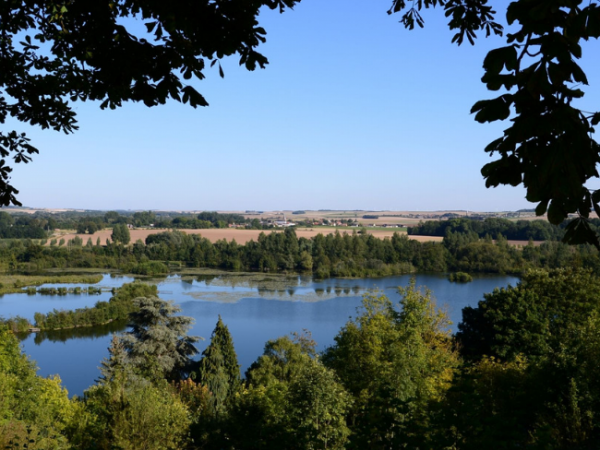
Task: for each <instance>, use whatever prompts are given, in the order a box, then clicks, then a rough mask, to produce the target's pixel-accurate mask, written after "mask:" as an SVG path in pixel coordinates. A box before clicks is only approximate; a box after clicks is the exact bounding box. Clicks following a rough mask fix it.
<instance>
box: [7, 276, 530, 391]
mask: <svg viewBox="0 0 600 450" xmlns="http://www.w3.org/2000/svg"><path fill="white" fill-rule="evenodd" d="M410 278H411V276H410V275H403V276H393V277H385V278H367V279H327V280H313V279H312V278H311V277H302V276H265V275H262V274H223V275H214V274H210V275H207V274H195V275H189V274H181V275H174V276H170V277H168V278H163V279H160V280H153V283H155V284H157V285H158V290H159V295H160V297H161V298H163V299H166V300H174V301H175V303H177V304H179V305H180V306H181V309H182V314H184V315H187V316H191V317H193V318H194V319H195V321H196V322H195V324H194V327H193V328H192V330H191V331H190V334H192V335H196V336H201V337H203V338H205V340H204V341H201V342H199V343H198V349H199V350H200V352H202V350H204V348H206V346H207V345H208V343H209V340H210V335H211V333H212V330H213V328H214V326H215V324H216V322H217V319H218V316H219V315H220V316H221V317H222V319H223V321H224V322H225V323H226V324H227V325H228V327H229V330H230V332H231V334H232V337H233V340H234V343H235V348H236V352H237V355H238V359H239V361H240V364H241V366H242V372H243V371H245V370H246V369H247V368H248V366H249V365H250V364H251V363H252V362H253V361H254V360H256V358H257V357H258V356H259V355H261V354H262V351H263V348H264V344H265V342H266V341H267V340H269V339H275V338H277V337H279V336H284V335H289V333H291V332H302V331H303V330H309V331H310V332H311V333H312V337H313V339H314V340H315V341H316V342H317V344H318V349H319V350H323V349H324V348H326V347H327V346H329V345H332V344H333V342H334V341H333V338H334V336H335V335H336V334H337V332H338V331H339V330H340V328H341V327H342V326H344V324H345V323H346V322H347V321H348V319H349V318H350V317H352V316H355V314H356V308H357V307H359V306H360V302H361V298H362V295H363V294H364V293H365V292H367V291H369V290H378V291H379V292H380V293H384V294H385V295H387V296H388V297H389V298H390V299H391V300H392V301H394V302H398V301H399V300H400V295H399V294H398V292H397V288H398V286H406V285H408V283H409V281H410ZM131 281H133V279H132V278H129V277H124V276H114V275H113V276H111V275H105V276H104V277H103V279H102V281H100V282H99V283H98V284H96V285H94V286H98V287H102V288H103V289H104V291H105V292H102V294H100V295H86V294H83V295H74V294H69V295H66V296H60V297H58V296H42V295H39V294H37V295H32V296H29V295H26V294H7V295H4V296H3V297H0V316H4V317H10V316H15V315H20V316H23V317H26V318H28V319H31V320H32V319H33V314H34V313H35V312H48V311H51V310H53V309H55V308H56V309H75V308H82V307H85V306H88V307H91V306H93V305H94V304H95V303H96V302H97V301H98V300H108V299H109V298H110V296H111V293H110V292H109V290H110V288H113V287H118V286H120V285H122V284H123V283H127V282H131ZM517 282H518V278H516V277H513V276H482V277H476V278H474V280H473V281H472V282H471V283H467V284H459V283H450V282H449V281H448V280H447V279H446V277H445V276H444V275H438V274H418V275H416V284H417V286H423V287H427V288H428V289H429V290H431V291H432V293H433V296H434V297H435V298H436V303H437V305H438V306H439V307H443V308H445V309H446V311H447V312H448V315H449V317H450V320H451V321H452V322H453V325H452V329H453V330H454V331H456V326H457V324H458V323H459V322H460V320H461V310H462V308H463V307H465V306H469V305H473V306H474V305H476V304H477V302H478V301H480V300H482V299H483V294H484V293H487V292H492V291H493V290H494V289H495V288H499V287H506V286H508V285H509V284H510V285H513V286H514V285H516V284H517ZM45 286H47V287H61V286H64V287H75V286H81V287H86V286H87V285H77V284H69V285H62V284H53V285H50V284H49V285H45ZM122 331H125V327H123V326H118V325H114V324H110V325H107V326H103V327H95V328H89V329H76V330H64V331H57V332H45V333H44V332H43V333H38V334H30V335H27V336H26V337H23V340H22V346H23V349H24V351H25V353H26V354H28V355H30V356H31V358H32V359H33V360H35V361H36V362H37V365H38V367H39V372H38V373H39V374H40V375H42V376H47V375H51V374H58V375H60V377H61V379H62V381H63V384H64V385H65V386H66V388H67V389H68V390H69V393H70V394H75V395H81V394H82V393H83V391H84V390H85V389H86V388H87V387H89V386H90V385H92V384H93V383H94V380H95V379H96V378H98V376H99V371H98V366H99V364H100V361H101V360H102V359H103V358H105V357H106V356H107V355H108V351H107V349H108V347H109V345H110V339H111V334H112V333H115V332H122Z"/></svg>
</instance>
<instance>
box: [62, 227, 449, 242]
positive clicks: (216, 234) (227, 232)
mask: <svg viewBox="0 0 600 450" xmlns="http://www.w3.org/2000/svg"><path fill="white" fill-rule="evenodd" d="M353 230H355V229H348V228H345V229H340V230H339V231H340V232H341V233H345V232H347V233H348V234H352V231H353ZM163 231H166V230H163V229H134V230H130V231H129V233H130V234H131V242H136V241H137V240H138V239H141V240H142V241H144V242H145V241H146V238H147V237H148V236H149V235H150V234H157V233H162V232H163ZM179 231H182V232H184V233H187V234H199V235H202V237H205V238H206V239H208V240H209V241H211V242H216V241H218V240H220V239H225V240H227V241H231V240H233V239H235V241H236V242H237V243H238V244H245V243H246V242H249V241H252V240H254V241H256V240H257V239H258V235H259V234H260V233H262V232H264V233H271V232H275V233H280V232H282V231H283V230H273V231H271V230H265V231H262V230H239V229H235V228H208V229H204V230H185V229H182V230H179ZM335 232H336V229H334V228H313V229H310V228H300V229H297V230H296V235H297V236H298V237H305V238H311V237H314V236H316V235H318V234H333V233H335ZM394 232H399V233H403V232H401V231H397V230H396V231H394V229H390V230H369V231H368V233H369V234H372V235H373V236H375V237H377V238H380V239H383V238H386V237H387V238H391V237H392V236H393V234H394ZM111 234H112V230H110V229H104V230H101V231H97V232H96V233H94V234H76V233H65V232H60V230H57V233H56V234H55V236H53V237H52V239H64V240H65V242H66V241H68V240H70V239H73V238H74V237H75V236H79V237H80V238H81V239H82V240H83V243H84V244H85V243H86V242H87V240H88V239H90V238H91V239H92V243H93V244H94V245H95V244H96V241H97V239H98V238H100V243H101V244H102V245H105V244H106V240H107V239H108V240H110V236H111ZM411 239H415V240H417V241H419V242H425V241H438V242H439V241H441V240H442V238H441V237H438V236H411Z"/></svg>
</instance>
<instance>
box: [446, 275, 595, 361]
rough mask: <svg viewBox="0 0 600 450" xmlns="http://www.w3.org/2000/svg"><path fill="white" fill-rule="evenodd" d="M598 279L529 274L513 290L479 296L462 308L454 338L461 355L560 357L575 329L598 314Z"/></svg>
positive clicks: (574, 338) (575, 336)
mask: <svg viewBox="0 0 600 450" xmlns="http://www.w3.org/2000/svg"><path fill="white" fill-rule="evenodd" d="M598 292H600V279H599V278H598V277H597V276H595V275H593V274H591V273H590V272H589V271H585V270H573V269H558V270H551V271H546V270H539V269H538V270H531V271H529V272H527V273H526V274H524V276H523V277H522V279H521V281H520V283H519V284H518V285H517V286H516V287H509V288H507V289H497V290H495V291H494V292H493V293H491V294H486V295H485V300H482V301H480V302H479V304H478V306H477V307H475V308H474V307H470V306H469V307H466V308H464V309H463V321H462V322H461V323H460V324H459V325H458V329H459V332H458V333H457V339H458V341H459V342H460V349H461V352H462V353H463V355H464V356H465V357H467V358H470V359H475V360H478V359H481V358H482V357H483V356H484V355H487V356H494V357H498V358H501V359H503V360H508V361H512V360H514V359H515V358H516V357H518V356H519V355H523V356H525V357H527V358H529V359H532V360H538V359H539V358H542V357H544V355H547V354H550V353H560V352H561V351H564V349H565V348H566V347H572V346H574V345H575V344H576V341H577V340H578V339H579V337H578V336H579V331H578V330H579V328H580V327H581V326H582V324H583V323H585V321H586V320H587V319H588V318H589V316H590V315H591V314H592V313H594V312H596V313H600V306H599V305H600V303H599V300H600V296H599V294H598Z"/></svg>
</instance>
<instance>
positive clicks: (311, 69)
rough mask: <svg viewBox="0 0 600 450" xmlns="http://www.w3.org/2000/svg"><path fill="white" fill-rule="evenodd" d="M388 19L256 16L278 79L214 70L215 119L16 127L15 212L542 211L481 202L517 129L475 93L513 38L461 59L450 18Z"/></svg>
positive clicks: (129, 112)
mask: <svg viewBox="0 0 600 450" xmlns="http://www.w3.org/2000/svg"><path fill="white" fill-rule="evenodd" d="M496 3H498V4H500V5H502V4H506V2H502V1H501V2H496ZM390 4H391V2H390V1H383V0H369V1H360V2H359V1H356V0H350V1H348V0H345V1H342V0H303V1H302V3H301V4H299V5H297V6H296V7H295V8H294V10H293V11H287V12H285V13H284V14H279V13H278V12H274V11H270V10H264V11H261V15H260V17H259V22H260V25H261V26H263V27H264V28H265V29H266V31H267V43H266V44H263V45H261V46H260V47H259V49H258V50H259V51H260V52H261V53H263V54H264V55H265V56H267V58H268V59H269V65H268V66H267V68H266V69H264V70H261V69H257V70H256V71H254V72H249V71H247V70H246V69H245V68H242V67H240V66H239V65H238V59H237V58H235V57H234V58H229V59H227V60H225V61H223V63H222V65H223V69H224V71H225V77H224V78H223V79H222V78H220V77H219V75H218V70H217V68H216V67H215V68H213V69H208V70H207V71H206V79H205V80H202V81H198V82H194V83H193V85H194V86H195V87H196V88H197V89H198V91H199V92H201V93H202V94H203V95H204V96H205V98H206V99H207V100H208V102H209V103H210V106H209V107H206V108H198V109H193V108H191V107H189V106H188V105H181V104H178V103H176V102H171V103H168V104H167V105H163V106H158V107H154V108H147V107H145V106H143V105H141V104H133V103H129V104H125V105H124V106H123V107H122V108H120V109H118V110H114V111H111V110H104V111H103V110H100V107H99V103H93V102H87V103H75V104H74V109H75V111H76V113H77V118H78V121H79V127H80V129H79V130H78V131H77V132H75V133H74V134H72V135H65V134H62V133H58V132H55V131H51V130H50V131H49V130H39V129H37V128H28V127H27V126H25V125H23V124H19V123H14V122H13V123H8V125H9V127H10V126H11V125H12V126H13V127H14V128H15V129H16V130H18V131H25V132H27V134H28V135H29V137H31V138H32V144H33V145H35V146H37V147H38V148H39V149H40V154H39V155H35V156H34V161H33V162H32V163H30V164H27V165H24V164H19V165H16V166H15V170H14V172H13V176H12V183H13V185H14V186H15V187H17V189H19V190H20V194H19V195H18V198H19V200H20V201H21V202H22V203H23V204H24V205H26V206H30V207H37V208H84V209H100V210H111V209H122V210H127V209H131V210H150V209H158V210H265V211H267V210H282V209H287V210H290V209H291V210H296V209H305V210H316V209H338V210H349V209H362V210H420V211H432V210H454V209H460V210H474V211H505V210H517V209H521V208H533V207H535V205H534V204H531V203H529V202H527V201H526V200H525V198H524V197H525V190H524V189H523V188H522V187H516V188H515V187H510V186H508V187H498V188H495V189H486V188H485V182H484V180H483V177H482V176H481V173H480V170H481V167H482V166H483V165H484V164H486V163H487V162H490V161H492V160H493V159H495V158H490V156H489V155H488V154H486V153H485V152H484V151H483V148H484V147H485V146H486V145H487V144H488V143H489V142H490V141H492V140H494V139H495V138H497V137H500V136H501V134H502V130H503V129H504V128H507V127H508V126H509V124H508V123H506V122H505V123H495V124H485V125H482V124H479V123H477V122H475V121H474V119H473V115H471V114H470V113H469V111H470V109H471V106H472V105H473V104H474V103H475V102H476V101H478V100H481V99H485V98H492V97H493V96H494V94H495V95H498V93H494V92H488V91H487V90H486V88H485V86H484V85H483V84H482V83H481V81H480V79H481V76H482V75H483V69H482V63H483V59H484V57H485V55H486V53H487V52H488V51H489V50H491V49H492V48H496V47H498V46H501V45H503V42H504V41H503V39H502V38H497V37H490V38H488V39H485V38H484V37H483V36H481V37H480V38H479V39H478V40H477V42H476V45H475V46H470V45H469V44H468V43H466V44H463V45H462V46H460V47H459V46H457V45H455V44H451V38H452V33H451V32H450V31H449V30H448V29H447V26H446V22H447V20H446V18H445V17H444V14H443V11H441V10H431V11H426V12H425V13H424V18H425V21H426V24H425V28H424V29H415V30H412V31H409V30H406V29H404V27H403V26H402V24H400V23H399V22H398V21H399V20H400V16H399V15H392V16H389V15H387V14H386V11H387V10H388V9H389V6H390ZM500 16H502V14H500ZM500 18H502V17H500ZM593 45H597V44H595V43H594V44H593ZM590 47H591V45H590ZM586 50H587V47H584V64H582V66H583V68H584V70H586V72H587V73H588V78H589V79H590V82H591V87H590V88H589V89H588V90H587V91H586V92H587V93H586V102H589V103H590V105H592V104H595V105H596V108H595V109H598V108H597V105H598V104H599V103H600V90H598V89H597V87H596V88H595V85H594V80H596V81H598V80H600V62H596V61H590V58H589V57H588V58H587V59H586ZM596 50H597V49H596ZM589 53H590V52H589V51H588V53H587V54H589ZM596 86H597V84H596ZM590 109H593V108H592V107H591V106H590ZM9 129H12V128H9Z"/></svg>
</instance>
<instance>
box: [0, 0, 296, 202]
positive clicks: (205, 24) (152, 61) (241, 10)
mask: <svg viewBox="0 0 600 450" xmlns="http://www.w3.org/2000/svg"><path fill="white" fill-rule="evenodd" d="M297 1H298V0H257V1H253V2H247V1H242V0H236V1H234V2H222V1H217V2H213V1H209V0H203V1H201V2H191V3H186V4H185V5H184V4H179V3H178V4H176V5H175V4H173V5H170V6H169V5H166V4H158V3H147V2H135V3H130V2H124V1H119V2H116V3H95V2H56V1H54V0H50V1H42V0H32V1H27V2H20V1H16V0H9V1H5V2H3V3H2V5H1V6H0V17H2V20H1V21H0V35H1V36H2V41H1V45H0V65H1V66H2V75H1V76H0V123H5V121H6V120H7V118H9V117H12V118H15V119H17V120H20V121H22V122H26V123H29V124H30V125H34V126H35V125H37V126H40V127H42V128H44V129H45V128H52V129H54V130H57V131H63V132H65V133H72V132H74V131H75V130H77V121H76V118H75V112H74V111H73V108H72V106H71V102H74V101H77V100H79V101H86V100H99V101H101V102H102V103H101V105H100V106H101V108H103V109H104V108H107V107H108V108H110V109H115V108H117V107H119V106H121V105H122V104H123V102H127V101H134V102H143V103H144V104H145V105H147V106H155V105H159V104H164V103H165V102H166V101H167V100H168V99H173V100H176V101H179V102H182V103H187V104H189V105H190V106H192V107H194V108H195V107H197V106H206V105H208V102H207V101H206V99H205V98H204V97H203V96H202V95H201V94H200V93H198V92H197V91H196V89H194V88H193V87H192V86H190V85H186V84H184V80H189V79H191V78H192V77H194V78H197V79H199V80H201V79H203V78H204V77H205V75H204V69H205V68H206V65H207V63H210V65H211V66H213V65H214V64H216V63H218V61H219V60H220V59H221V58H223V57H226V56H231V55H234V54H237V55H239V57H240V64H243V65H244V66H245V67H246V68H247V69H248V70H254V69H255V68H256V67H257V66H259V67H261V68H263V67H265V65H266V64H267V63H268V61H267V59H266V58H265V57H264V56H263V55H261V54H260V53H258V52H257V51H256V47H257V46H258V45H259V44H260V43H262V42H265V34H266V32H265V30H264V29H263V28H261V27H259V26H258V23H257V17H258V14H259V10H260V8H261V7H263V6H267V7H269V8H271V9H275V8H279V10H280V11H282V12H283V11H284V10H285V9H286V8H291V7H293V6H294V4H296V3H297ZM133 18H138V19H141V20H142V21H143V24H144V27H143V30H144V31H145V33H144V32H141V33H140V30H138V29H137V27H136V24H135V23H134V20H133ZM134 29H135V31H134ZM140 34H142V35H143V36H140ZM219 73H220V75H221V76H223V70H222V69H221V67H220V63H219ZM35 153H38V149H37V148H35V147H34V146H32V145H31V144H30V143H29V138H27V136H26V135H25V133H17V132H16V131H10V132H7V133H5V132H2V133H0V155H1V156H2V158H3V159H2V160H1V161H0V204H2V205H9V204H11V203H12V204H15V205H20V203H19V202H18V200H17V199H16V197H15V195H16V194H18V190H17V189H15V188H14V187H13V186H12V185H11V184H10V183H9V180H10V172H11V171H12V168H11V167H10V166H9V165H7V164H6V159H5V158H8V157H9V156H11V154H12V157H13V158H14V161H15V162H16V163H21V162H24V163H27V162H29V161H31V155H33V154H35Z"/></svg>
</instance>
